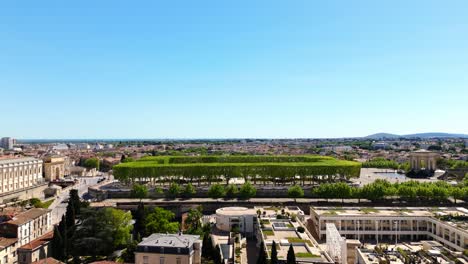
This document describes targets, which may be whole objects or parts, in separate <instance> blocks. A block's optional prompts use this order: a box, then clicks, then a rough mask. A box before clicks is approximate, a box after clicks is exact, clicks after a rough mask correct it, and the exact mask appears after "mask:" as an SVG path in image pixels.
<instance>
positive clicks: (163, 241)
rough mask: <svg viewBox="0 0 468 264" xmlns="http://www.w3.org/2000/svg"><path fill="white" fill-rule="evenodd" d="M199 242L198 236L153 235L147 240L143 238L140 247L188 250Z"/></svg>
mask: <svg viewBox="0 0 468 264" xmlns="http://www.w3.org/2000/svg"><path fill="white" fill-rule="evenodd" d="M197 240H200V236H198V235H185V234H152V235H151V236H149V237H147V238H143V241H141V242H140V243H139V244H138V246H148V247H165V248H166V247H173V248H188V247H191V246H192V245H193V243H194V242H196V241H197Z"/></svg>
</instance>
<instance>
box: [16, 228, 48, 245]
mask: <svg viewBox="0 0 468 264" xmlns="http://www.w3.org/2000/svg"><path fill="white" fill-rule="evenodd" d="M53 237H54V232H53V231H51V232H49V233H46V234H45V235H43V236H41V237H39V238H37V239H34V240H33V241H31V242H29V243H27V244H24V245H23V246H22V247H20V248H19V249H24V250H34V249H36V248H38V247H40V246H42V245H44V244H45V243H47V242H49V241H51V240H52V238H53Z"/></svg>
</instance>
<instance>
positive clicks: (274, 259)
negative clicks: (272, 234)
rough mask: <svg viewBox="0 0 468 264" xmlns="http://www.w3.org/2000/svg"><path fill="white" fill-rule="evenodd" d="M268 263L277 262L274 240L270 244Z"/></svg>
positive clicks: (275, 263) (274, 263) (273, 263)
mask: <svg viewBox="0 0 468 264" xmlns="http://www.w3.org/2000/svg"><path fill="white" fill-rule="evenodd" d="M270 264H278V251H277V249H276V242H275V241H274V240H273V243H272V244H271V257H270Z"/></svg>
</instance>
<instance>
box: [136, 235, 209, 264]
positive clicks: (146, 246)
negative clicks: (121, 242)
mask: <svg viewBox="0 0 468 264" xmlns="http://www.w3.org/2000/svg"><path fill="white" fill-rule="evenodd" d="M201 250H202V241H201V240H200V236H196V235H184V234H152V235H151V236H149V237H147V238H143V241H142V242H140V243H139V244H138V246H137V248H136V250H135V264H201Z"/></svg>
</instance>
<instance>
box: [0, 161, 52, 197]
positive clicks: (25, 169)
mask: <svg viewBox="0 0 468 264" xmlns="http://www.w3.org/2000/svg"><path fill="white" fill-rule="evenodd" d="M43 182H44V180H43V177H42V160H40V159H35V158H18V159H5V160H0V194H2V193H9V192H14V191H17V190H22V189H25V188H29V187H33V186H35V185H38V184H41V183H43Z"/></svg>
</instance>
